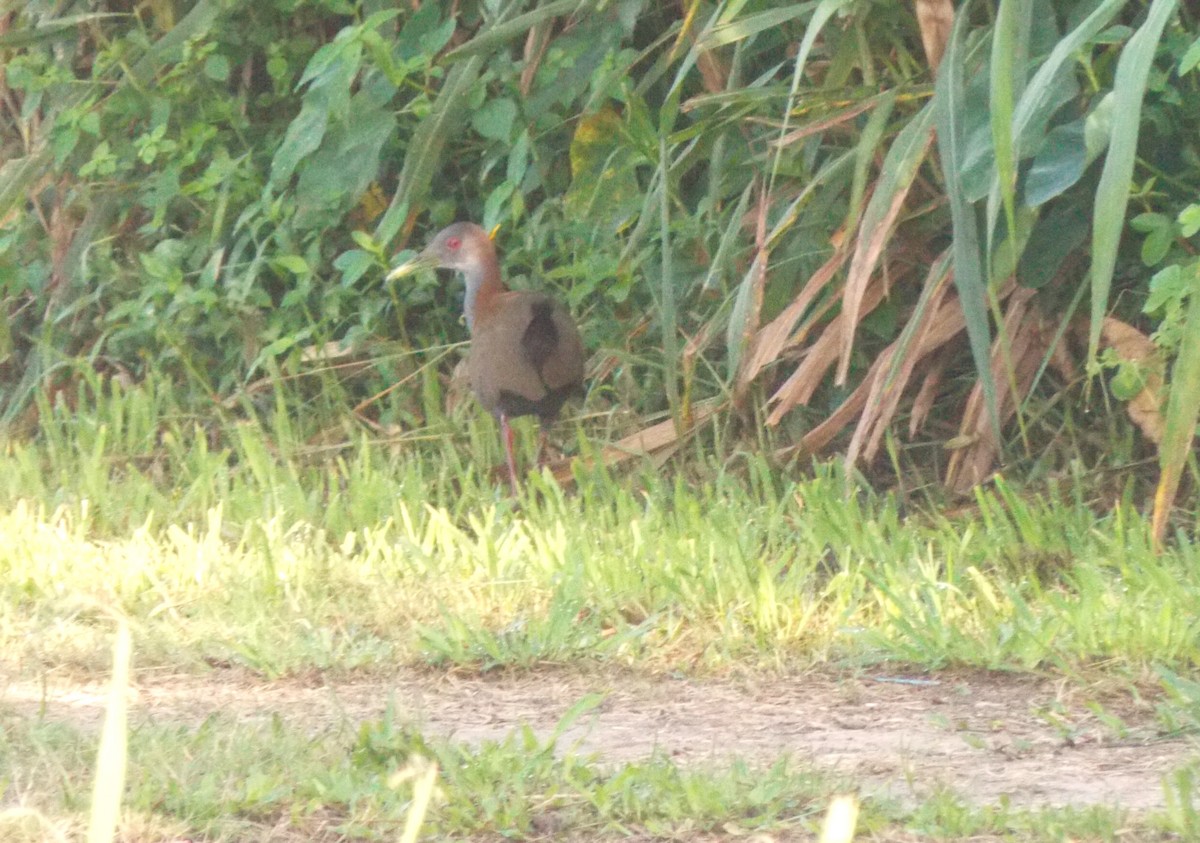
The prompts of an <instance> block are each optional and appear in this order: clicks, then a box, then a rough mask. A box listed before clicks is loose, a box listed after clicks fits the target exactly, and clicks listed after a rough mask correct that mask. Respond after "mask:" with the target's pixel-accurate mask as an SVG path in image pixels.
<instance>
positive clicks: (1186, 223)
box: [1179, 205, 1200, 237]
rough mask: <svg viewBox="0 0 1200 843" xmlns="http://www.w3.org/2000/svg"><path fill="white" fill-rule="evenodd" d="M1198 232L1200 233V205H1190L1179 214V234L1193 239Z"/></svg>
mask: <svg viewBox="0 0 1200 843" xmlns="http://www.w3.org/2000/svg"><path fill="white" fill-rule="evenodd" d="M1197 231H1200V205H1188V206H1187V207H1186V208H1184V209H1183V210H1182V211H1180V212H1179V232H1180V234H1182V235H1183V236H1184V237H1191V236H1192V235H1193V234H1195V233H1196V232H1197Z"/></svg>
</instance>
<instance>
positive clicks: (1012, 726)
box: [0, 671, 1200, 810]
mask: <svg viewBox="0 0 1200 843" xmlns="http://www.w3.org/2000/svg"><path fill="white" fill-rule="evenodd" d="M589 693H600V694H602V695H603V696H604V702H603V704H602V705H601V706H600V707H599V708H597V709H595V710H593V711H592V712H590V713H589V714H587V715H585V716H584V717H582V718H580V719H579V720H578V721H577V722H576V723H575V725H574V726H573V727H572V728H571V729H570V730H569V731H567V732H566V734H565V735H564V737H563V738H562V739H561V740H560V743H559V746H560V748H562V749H564V750H565V749H571V750H573V751H575V752H576V753H583V754H586V753H593V752H594V753H598V754H599V756H600V757H601V758H602V759H604V760H608V761H614V762H619V761H628V760H634V759H641V758H645V757H647V756H649V755H651V754H652V753H654V752H656V751H657V752H661V753H666V754H667V755H669V756H670V757H671V758H673V759H674V760H675V761H676V762H678V763H680V764H710V765H711V764H720V763H722V762H724V761H726V760H727V759H729V758H731V757H734V756H740V757H742V758H744V759H747V760H749V761H760V762H764V763H769V762H770V761H773V760H775V759H776V758H778V757H779V756H780V755H781V754H784V753H787V754H790V755H791V756H792V757H793V759H795V760H796V761H798V762H800V763H811V764H812V765H814V766H815V767H817V768H819V769H823V770H828V771H832V772H835V773H840V774H844V775H845V776H846V777H847V779H848V781H850V782H853V783H854V784H855V785H857V786H858V787H859V788H860V789H861V790H862V791H863V792H864V793H868V794H870V793H876V794H881V793H882V794H887V795H890V796H892V797H895V798H898V799H900V800H901V801H904V802H908V801H910V800H912V799H918V798H921V797H923V796H925V795H927V794H928V793H929V792H930V791H932V790H934V789H936V788H949V789H951V790H953V791H954V792H956V793H958V794H959V795H961V796H962V797H964V798H966V799H968V800H970V801H972V802H976V803H992V802H995V801H996V800H998V799H999V798H1001V797H1002V796H1007V797H1008V799H1009V800H1010V802H1011V803H1012V804H1014V805H1025V806H1031V807H1032V806H1041V805H1072V806H1078V807H1083V806H1087V805H1093V804H1107V805H1121V806H1123V807H1125V808H1130V809H1135V810H1137V809H1150V808H1157V807H1161V806H1162V805H1163V804H1164V794H1163V787H1162V785H1163V777H1164V776H1165V775H1166V774H1168V773H1169V772H1170V771H1171V770H1173V769H1174V768H1176V767H1178V766H1179V765H1182V764H1185V763H1187V762H1189V761H1191V760H1194V759H1195V758H1197V757H1200V748H1198V747H1197V745H1196V744H1195V742H1194V741H1190V740H1180V739H1174V740H1165V739H1162V738H1160V737H1159V736H1158V735H1157V734H1156V727H1155V723H1154V719H1153V711H1152V710H1151V706H1150V705H1149V704H1146V703H1142V704H1135V703H1134V702H1131V701H1130V699H1129V698H1128V696H1123V697H1121V698H1119V699H1105V700H1104V701H1103V703H1102V704H1103V710H1102V714H1103V715H1104V717H1105V719H1107V720H1108V721H1109V722H1108V725H1105V723H1103V722H1101V720H1100V718H1098V717H1097V715H1096V714H1094V713H1093V712H1092V710H1090V708H1089V705H1088V703H1089V697H1088V696H1086V695H1085V692H1084V691H1082V690H1080V689H1079V688H1078V686H1074V685H1071V686H1068V685H1067V684H1066V683H1061V682H1060V683H1054V682H1049V681H1046V680H1040V679H1036V678H1031V677H1013V676H1009V675H1003V674H986V673H971V674H965V673H963V674H940V675H936V676H933V677H929V678H923V677H906V676H901V675H886V674H863V675H860V676H857V677H846V676H840V677H839V676H830V675H806V676H802V677H796V678H792V679H782V680H780V679H769V680H768V679H760V680H739V681H713V680H700V679H673V678H647V677H643V676H630V675H623V674H590V675H581V674H574V673H564V672H556V671H543V672H539V673H533V674H523V675H518V676H506V677H500V678H495V679H490V678H479V677H470V678H463V677H455V676H442V675H433V674H430V673H421V672H405V673H401V674H398V675H397V676H395V677H392V678H390V679H388V680H373V681H347V682H334V681H325V680H324V679H323V678H321V677H319V676H317V677H312V678H311V679H310V680H309V681H306V682H305V681H275V682H263V681H259V680H255V679H253V678H252V677H249V676H247V675H245V674H241V673H239V672H236V671H215V672H213V673H212V674H209V675H207V676H200V677H197V676H155V675H154V674H142V675H141V676H139V679H138V683H137V686H136V687H135V688H134V689H133V690H131V704H132V707H131V709H130V711H131V719H132V720H133V721H134V722H135V723H139V722H147V721H151V722H156V723H158V724H160V725H161V724H190V725H198V724H200V723H201V722H202V721H203V720H204V719H205V718H207V717H208V716H209V715H210V714H213V713H214V712H221V713H222V714H224V715H226V716H232V717H236V718H239V719H242V720H245V721H256V720H262V719H267V718H270V717H272V716H273V715H275V714H278V715H280V716H281V717H282V718H283V719H284V720H286V721H287V722H289V723H291V724H293V725H298V726H301V727H304V728H308V729H309V730H311V731H313V732H317V731H320V730H322V729H326V728H331V727H333V726H336V725H338V724H340V723H344V722H345V721H347V720H348V721H350V722H357V721H362V720H367V719H374V718H378V717H380V716H381V715H382V714H383V712H384V709H385V707H386V706H387V704H388V702H389V700H392V701H394V705H395V706H396V710H397V712H398V713H399V715H400V716H401V717H403V718H406V719H411V721H412V723H413V724H414V725H416V726H417V727H419V728H420V729H421V730H422V731H423V732H424V733H425V734H426V735H437V734H440V735H446V736H452V737H453V738H455V739H457V740H462V741H467V742H478V741H482V740H486V739H499V738H503V737H504V736H506V735H507V734H508V733H509V732H511V731H512V730H513V729H514V728H517V727H519V726H521V725H522V724H528V725H529V726H530V727H531V728H533V729H534V731H535V732H537V733H538V734H539V735H542V736H546V737H548V736H549V735H550V734H551V732H552V731H553V728H554V726H555V724H556V723H557V722H558V721H559V720H560V719H561V718H562V716H563V715H564V713H566V711H567V710H568V709H569V708H570V707H571V706H572V705H573V704H574V703H575V702H576V701H578V700H579V699H580V698H581V697H582V696H584V695H585V694H589ZM104 695H105V689H104V688H103V687H102V686H100V685H86V684H71V683H66V682H62V683H59V682H55V681H54V680H50V681H49V682H48V683H47V684H45V685H43V684H42V683H33V682H20V683H10V684H3V683H0V703H3V704H4V705H5V706H6V707H8V708H9V709H10V710H12V708H13V707H15V708H16V709H17V710H18V712H22V713H25V714H28V715H29V716H39V714H40V715H41V716H45V717H47V718H50V719H56V720H66V721H71V722H73V723H76V724H78V725H81V726H85V727H86V726H95V725H98V723H99V721H100V718H101V717H102V714H103V707H104ZM1113 717H1116V718H1119V721H1120V726H1117V727H1114V725H1113V721H1112V719H1111V718H1113Z"/></svg>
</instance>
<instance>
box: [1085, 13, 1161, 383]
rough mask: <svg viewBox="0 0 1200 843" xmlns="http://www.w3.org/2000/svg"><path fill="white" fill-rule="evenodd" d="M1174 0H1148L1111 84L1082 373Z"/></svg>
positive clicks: (1113, 260) (1094, 346)
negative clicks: (1109, 128)
mask: <svg viewBox="0 0 1200 843" xmlns="http://www.w3.org/2000/svg"><path fill="white" fill-rule="evenodd" d="M1175 5H1176V0H1154V2H1153V3H1152V4H1151V6H1150V12H1149V14H1148V15H1147V16H1146V22H1145V23H1143V24H1142V25H1141V26H1140V27H1139V28H1138V31H1137V32H1135V33H1134V34H1133V37H1132V38H1130V39H1129V43H1128V44H1126V45H1125V49H1124V50H1122V51H1121V58H1120V60H1119V61H1118V62H1117V75H1116V80H1115V81H1114V83H1113V94H1114V103H1113V108H1114V112H1115V113H1116V114H1119V115H1120V118H1119V119H1117V120H1114V121H1113V125H1112V139H1111V140H1110V141H1109V146H1108V155H1107V156H1106V157H1105V159H1104V170H1103V172H1101V174H1100V184H1099V186H1097V188H1096V203H1095V206H1094V212H1093V223H1092V320H1091V326H1090V328H1089V330H1088V368H1089V369H1093V368H1095V365H1096V364H1095V360H1096V352H1097V350H1098V349H1099V346H1100V326H1101V323H1102V322H1103V321H1104V313H1105V311H1106V310H1107V309H1108V291H1109V289H1110V288H1111V287H1112V277H1113V270H1114V269H1115V268H1116V265H1117V247H1118V246H1120V244H1121V230H1122V228H1124V225H1125V207H1126V205H1127V204H1128V202H1129V181H1130V179H1131V178H1132V177H1133V163H1134V159H1135V157H1136V156H1137V141H1138V133H1139V130H1140V129H1141V116H1142V99H1143V97H1144V96H1145V94H1146V80H1147V78H1148V77H1149V75H1150V66H1151V64H1152V63H1153V62H1154V53H1155V50H1156V49H1157V48H1158V42H1159V39H1160V38H1161V37H1162V31H1163V27H1164V26H1166V23H1167V18H1169V17H1170V16H1171V13H1172V12H1173V11H1175Z"/></svg>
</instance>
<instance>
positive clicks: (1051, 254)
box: [1017, 205, 1091, 290]
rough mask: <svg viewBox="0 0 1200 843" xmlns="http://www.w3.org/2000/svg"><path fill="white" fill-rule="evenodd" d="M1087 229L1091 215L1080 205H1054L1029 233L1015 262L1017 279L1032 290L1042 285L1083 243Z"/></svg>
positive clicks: (1054, 275) (1047, 281)
mask: <svg viewBox="0 0 1200 843" xmlns="http://www.w3.org/2000/svg"><path fill="white" fill-rule="evenodd" d="M1089 231H1091V219H1089V217H1088V214H1087V213H1086V212H1085V211H1084V210H1083V209H1082V208H1080V207H1079V206H1077V205H1067V206H1065V207H1063V206H1056V207H1054V210H1053V211H1052V212H1051V213H1050V214H1048V215H1046V216H1043V217H1042V218H1041V219H1039V220H1038V222H1037V224H1036V225H1035V226H1034V228H1033V231H1032V232H1031V233H1030V235H1029V239H1028V240H1027V241H1026V243H1025V249H1024V251H1023V252H1022V253H1021V260H1020V262H1019V263H1018V264H1017V281H1019V282H1020V283H1021V285H1022V286H1025V287H1032V288H1033V289H1035V290H1036V289H1040V288H1041V287H1044V286H1045V285H1046V284H1047V283H1049V282H1050V281H1051V280H1053V279H1054V278H1055V277H1056V276H1057V275H1058V270H1059V267H1061V266H1062V263H1063V261H1064V260H1066V258H1067V255H1069V254H1071V252H1073V251H1075V250H1076V249H1078V248H1079V247H1080V246H1082V245H1083V243H1084V241H1085V240H1086V239H1087V236H1088V233H1089Z"/></svg>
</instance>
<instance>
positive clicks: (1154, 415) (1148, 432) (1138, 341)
mask: <svg viewBox="0 0 1200 843" xmlns="http://www.w3.org/2000/svg"><path fill="white" fill-rule="evenodd" d="M1100 346H1101V348H1111V349H1112V350H1113V351H1115V352H1116V353H1117V356H1118V357H1120V358H1121V359H1122V360H1127V361H1129V362H1131V363H1136V364H1138V366H1139V367H1140V368H1141V370H1142V373H1143V377H1144V378H1145V386H1144V387H1143V388H1142V390H1141V391H1140V392H1139V393H1138V394H1137V395H1135V396H1134V397H1133V398H1132V399H1130V400H1129V402H1128V403H1127V404H1126V405H1125V412H1127V413H1128V414H1129V419H1130V420H1131V421H1132V422H1133V423H1134V424H1136V425H1137V426H1138V427H1139V428H1140V429H1141V431H1142V433H1143V434H1144V435H1145V437H1146V438H1147V439H1149V440H1150V441H1151V442H1153V443H1154V444H1155V445H1158V444H1160V443H1161V442H1162V438H1163V429H1164V424H1165V422H1164V420H1163V406H1162V395H1163V373H1164V371H1165V367H1164V364H1163V359H1162V355H1161V354H1159V352H1158V346H1156V345H1155V344H1154V342H1153V341H1152V340H1151V339H1150V338H1149V337H1148V336H1146V335H1145V334H1143V333H1142V332H1141V331H1139V330H1138V329H1137V328H1135V327H1133V326H1132V325H1129V324H1126V323H1125V322H1122V321H1121V320H1120V319H1114V318H1113V317H1111V316H1109V317H1106V318H1105V320H1104V323H1103V324H1102V325H1101V326H1100Z"/></svg>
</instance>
